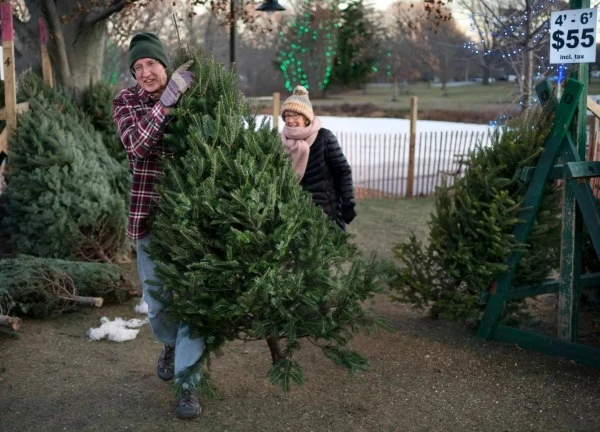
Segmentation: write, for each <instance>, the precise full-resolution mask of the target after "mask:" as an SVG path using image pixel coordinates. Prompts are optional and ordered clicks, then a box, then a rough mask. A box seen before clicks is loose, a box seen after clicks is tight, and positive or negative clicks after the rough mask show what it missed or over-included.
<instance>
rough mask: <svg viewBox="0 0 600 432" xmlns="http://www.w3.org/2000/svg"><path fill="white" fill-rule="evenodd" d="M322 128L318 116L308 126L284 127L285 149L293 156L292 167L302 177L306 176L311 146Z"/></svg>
mask: <svg viewBox="0 0 600 432" xmlns="http://www.w3.org/2000/svg"><path fill="white" fill-rule="evenodd" d="M320 129H321V120H319V119H318V118H317V117H315V118H314V119H313V121H312V123H311V124H309V125H308V126H306V127H294V128H292V127H288V126H284V127H283V131H282V132H281V140H282V141H283V145H284V146H285V149H286V150H287V152H288V153H289V154H290V156H291V157H292V167H293V168H294V171H296V173H297V174H298V176H299V177H300V179H302V177H304V171H306V164H307V163H308V154H309V153H310V146H311V145H312V144H313V143H314V142H315V139H316V138H317V134H318V133H319V130H320Z"/></svg>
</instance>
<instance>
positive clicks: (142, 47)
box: [129, 32, 169, 76]
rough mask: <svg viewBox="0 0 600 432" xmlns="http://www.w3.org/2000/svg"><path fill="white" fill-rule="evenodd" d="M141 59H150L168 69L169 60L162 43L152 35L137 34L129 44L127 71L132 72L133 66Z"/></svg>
mask: <svg viewBox="0 0 600 432" xmlns="http://www.w3.org/2000/svg"><path fill="white" fill-rule="evenodd" d="M141 58H151V59H154V60H158V61H159V62H161V63H162V64H163V66H164V67H166V68H168V67H169V60H168V59H167V53H166V52H165V47H164V46H163V44H162V42H161V41H160V39H159V38H158V36H156V35H155V34H154V33H149V32H142V33H138V34H136V35H135V36H133V38H132V39H131V42H130V43H129V70H131V71H132V72H131V73H132V74H133V75H134V76H135V73H134V72H133V69H132V68H133V64H134V63H135V62H136V61H138V60H139V59H141Z"/></svg>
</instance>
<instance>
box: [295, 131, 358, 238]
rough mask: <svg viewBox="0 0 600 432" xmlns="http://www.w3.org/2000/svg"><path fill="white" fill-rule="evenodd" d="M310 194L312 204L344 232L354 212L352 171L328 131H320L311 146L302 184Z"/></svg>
mask: <svg viewBox="0 0 600 432" xmlns="http://www.w3.org/2000/svg"><path fill="white" fill-rule="evenodd" d="M300 184H301V185H302V188H303V189H304V190H305V191H307V192H310V194H311V195H312V199H313V202H314V203H315V204H316V205H318V206H320V207H321V208H323V210H324V211H325V214H327V216H329V218H330V219H331V220H333V221H335V222H336V223H337V224H338V225H339V226H340V228H341V229H343V230H345V227H346V223H350V222H351V221H352V219H353V217H354V216H353V215H354V214H355V213H354V186H353V184H352V170H351V169H350V165H349V164H348V161H347V160H346V157H345V156H344V153H342V148H341V147H340V144H339V143H338V140H337V138H336V137H335V135H334V134H333V132H331V131H330V130H329V129H324V128H321V129H320V130H319V133H318V135H317V138H316V139H315V142H314V143H313V144H312V145H311V146H310V153H309V155H308V163H307V165H306V171H305V172H304V176H303V177H302V180H301V181H300Z"/></svg>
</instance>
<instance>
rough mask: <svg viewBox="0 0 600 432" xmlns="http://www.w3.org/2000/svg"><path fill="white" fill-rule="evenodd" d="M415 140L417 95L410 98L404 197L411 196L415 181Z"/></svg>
mask: <svg viewBox="0 0 600 432" xmlns="http://www.w3.org/2000/svg"><path fill="white" fill-rule="evenodd" d="M416 141H417V97H416V96H412V97H411V98H410V141H409V145H408V178H407V180H406V198H412V197H413V194H414V182H415V145H416Z"/></svg>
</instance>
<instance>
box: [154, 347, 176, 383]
mask: <svg viewBox="0 0 600 432" xmlns="http://www.w3.org/2000/svg"><path fill="white" fill-rule="evenodd" d="M156 374H157V375H158V377H159V378H160V379H161V380H163V381H170V380H172V379H173V377H174V376H175V347H172V346H169V345H165V346H164V347H163V349H162V350H161V351H160V355H159V356H158V362H157V363H156Z"/></svg>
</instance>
